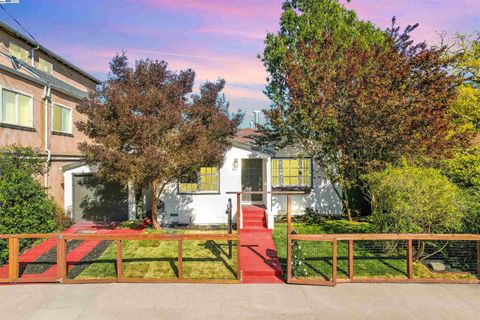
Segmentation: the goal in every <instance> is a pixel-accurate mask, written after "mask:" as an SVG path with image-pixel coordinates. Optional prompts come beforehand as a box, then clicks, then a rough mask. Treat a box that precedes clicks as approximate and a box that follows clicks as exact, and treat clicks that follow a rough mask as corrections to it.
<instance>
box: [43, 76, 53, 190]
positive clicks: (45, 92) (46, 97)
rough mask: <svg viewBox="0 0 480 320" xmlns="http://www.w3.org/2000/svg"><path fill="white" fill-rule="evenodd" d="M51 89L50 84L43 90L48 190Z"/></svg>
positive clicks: (46, 187) (46, 181)
mask: <svg viewBox="0 0 480 320" xmlns="http://www.w3.org/2000/svg"><path fill="white" fill-rule="evenodd" d="M50 92H51V88H50V84H47V85H45V87H44V89H43V99H44V100H45V152H46V153H47V160H46V161H45V189H46V190H48V169H49V166H50V161H51V160H52V151H51V150H50V146H49V140H48V133H49V132H48V119H49V117H48V115H49V112H48V111H49V109H48V102H49V101H51V96H50Z"/></svg>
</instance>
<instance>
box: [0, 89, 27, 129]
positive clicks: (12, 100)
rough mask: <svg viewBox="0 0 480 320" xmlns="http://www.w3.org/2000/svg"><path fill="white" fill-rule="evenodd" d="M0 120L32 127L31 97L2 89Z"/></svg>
mask: <svg viewBox="0 0 480 320" xmlns="http://www.w3.org/2000/svg"><path fill="white" fill-rule="evenodd" d="M0 111H1V112H0V121H1V122H4V123H10V124H15V125H19V126H24V127H33V115H32V114H33V112H32V97H30V96H27V95H24V94H21V93H18V92H14V91H10V90H7V89H2V105H1V110H0Z"/></svg>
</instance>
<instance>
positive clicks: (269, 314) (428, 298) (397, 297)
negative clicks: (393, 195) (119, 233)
mask: <svg viewBox="0 0 480 320" xmlns="http://www.w3.org/2000/svg"><path fill="white" fill-rule="evenodd" d="M0 319H2V320H7V319H48V320H54V319H55V320H56V319H117V320H120V319H129V320H132V319H175V320H178V319H295V320H300V319H480V285H441V284H434V285H429V284H344V285H338V286H337V287H335V288H331V287H314V286H296V285H278V284H272V285H268V284H267V285H260V284H252V285H245V284H244V285H213V284H212V285H203V284H202V285H200V284H92V285H90V284H89V285H87V284H84V285H59V284H48V285H44V284H38V285H16V286H0Z"/></svg>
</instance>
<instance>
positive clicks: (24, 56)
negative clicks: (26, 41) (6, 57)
mask: <svg viewBox="0 0 480 320" xmlns="http://www.w3.org/2000/svg"><path fill="white" fill-rule="evenodd" d="M8 47H9V48H8V49H9V52H10V55H12V56H14V57H15V58H17V59H19V60H22V61H23V62H25V63H28V60H29V58H30V53H29V52H28V50H27V49H24V48H22V47H20V46H19V45H18V44H15V43H13V42H10V43H9V45H8Z"/></svg>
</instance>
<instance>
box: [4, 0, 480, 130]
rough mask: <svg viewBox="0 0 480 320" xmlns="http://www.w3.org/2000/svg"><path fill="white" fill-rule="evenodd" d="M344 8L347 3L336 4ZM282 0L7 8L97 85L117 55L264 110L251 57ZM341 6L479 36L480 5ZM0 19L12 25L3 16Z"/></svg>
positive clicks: (436, 1) (462, 0)
mask: <svg viewBox="0 0 480 320" xmlns="http://www.w3.org/2000/svg"><path fill="white" fill-rule="evenodd" d="M341 1H343V2H345V3H346V1H345V0H341ZM281 3H282V1H281V0H223V1H222V0H202V1H200V0H115V1H113V0H108V1H96V0H83V1H63V0H62V1H60V0H21V1H20V4H18V5H8V7H7V9H8V10H9V11H10V12H12V13H13V14H14V15H15V16H16V17H17V18H18V19H19V20H20V21H21V22H22V23H23V24H24V25H25V26H27V28H28V29H29V30H31V31H34V32H33V33H34V35H35V36H36V38H37V39H38V40H39V41H40V42H41V43H43V44H44V45H46V46H47V47H49V48H50V49H52V50H53V51H55V52H57V53H58V54H60V55H62V56H64V57H66V58H67V59H69V60H71V61H72V62H73V63H75V64H77V65H78V66H80V67H81V68H83V69H85V70H87V71H89V72H91V73H93V74H94V75H96V76H98V77H99V78H101V79H104V78H105V77H106V74H107V72H108V62H109V60H110V59H111V58H112V57H113V55H114V54H115V53H116V52H120V51H121V50H126V51H127V55H128V56H129V57H130V59H131V60H132V61H133V60H135V59H139V58H145V57H152V58H156V59H164V60H166V61H168V62H169V64H170V67H171V68H172V69H176V70H179V69H184V68H193V69H194V70H195V71H196V73H197V80H198V82H202V81H205V80H207V79H208V80H216V79H217V78H219V77H223V78H225V79H226V81H227V87H226V90H225V93H226V96H227V99H228V100H229V101H230V102H231V109H232V110H234V109H238V108H240V109H243V110H246V111H247V121H248V120H249V119H250V118H251V117H252V111H253V110H254V109H262V108H265V107H267V106H268V105H269V101H268V99H267V98H266V97H265V96H264V94H263V92H262V91H263V88H264V85H265V82H266V81H265V78H266V76H267V74H266V73H265V71H264V68H263V66H262V63H261V62H260V61H259V60H258V59H257V58H256V55H257V54H258V53H261V52H262V51H263V46H264V45H263V39H264V37H265V34H266V32H267V31H276V30H277V28H278V23H279V16H280V13H281ZM346 6H347V7H348V8H350V9H354V10H355V11H356V12H357V13H358V16H359V17H360V18H361V19H364V20H371V21H372V22H374V23H375V24H376V25H378V26H379V27H381V28H386V27H388V26H389V25H390V21H391V18H392V16H397V21H398V23H399V25H401V26H406V25H407V24H413V23H416V22H419V23H420V27H419V28H418V29H417V31H416V33H415V34H414V37H415V39H416V40H418V41H422V40H426V41H427V42H429V43H434V42H436V41H437V39H438V36H437V32H440V31H450V32H456V31H459V32H462V33H473V32H475V31H480V0H382V1H380V0H353V1H352V2H351V3H347V4H346ZM1 19H3V20H4V21H6V22H7V23H9V24H10V25H12V26H14V23H13V22H12V21H11V20H9V19H8V17H6V16H5V15H3V16H1Z"/></svg>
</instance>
